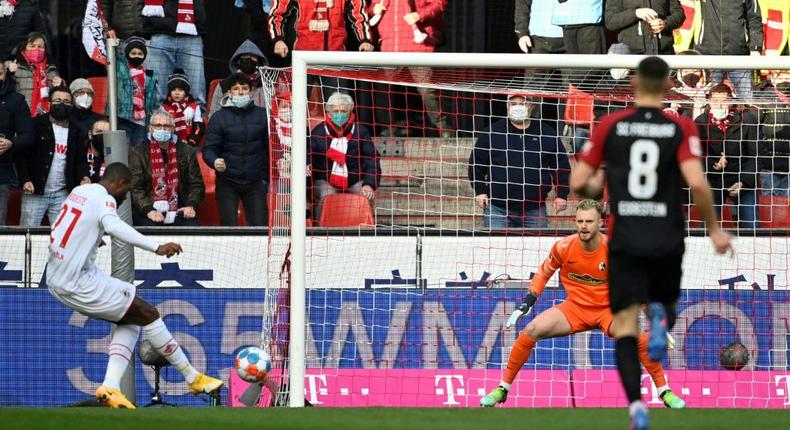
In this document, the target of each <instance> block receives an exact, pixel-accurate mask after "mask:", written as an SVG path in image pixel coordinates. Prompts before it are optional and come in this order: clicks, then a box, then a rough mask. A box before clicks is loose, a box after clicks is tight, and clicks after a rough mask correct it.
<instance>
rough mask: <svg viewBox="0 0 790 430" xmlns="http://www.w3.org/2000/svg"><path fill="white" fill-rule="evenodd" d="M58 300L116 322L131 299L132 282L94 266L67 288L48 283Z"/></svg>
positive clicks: (126, 309) (132, 296) (132, 298)
mask: <svg viewBox="0 0 790 430" xmlns="http://www.w3.org/2000/svg"><path fill="white" fill-rule="evenodd" d="M49 292H50V293H51V294H52V295H53V296H54V297H55V298H56V299H58V301H60V302H61V303H63V304H64V305H66V306H68V307H70V308H71V309H74V310H75V311H77V312H79V313H81V314H83V315H85V316H89V317H91V318H95V319H100V320H106V321H111V322H117V321H119V320H120V319H121V318H123V316H124V315H126V312H127V311H128V310H129V307H130V306H131V305H132V301H133V300H134V295H135V292H136V288H135V286H134V285H132V284H129V283H127V282H123V281H121V280H120V279H115V278H113V277H112V276H110V275H108V274H106V273H104V272H102V271H101V270H99V269H98V268H97V267H96V266H94V267H93V269H92V270H90V271H88V272H85V273H83V274H82V276H80V278H79V279H78V280H77V282H75V283H74V285H73V286H72V287H71V288H69V289H68V290H65V289H61V288H56V287H49Z"/></svg>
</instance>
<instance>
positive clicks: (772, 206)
mask: <svg viewBox="0 0 790 430" xmlns="http://www.w3.org/2000/svg"><path fill="white" fill-rule="evenodd" d="M757 204H758V206H759V208H760V226H761V227H763V228H782V229H790V198H787V197H781V196H764V195H762V194H761V195H760V197H759V201H758V203H757Z"/></svg>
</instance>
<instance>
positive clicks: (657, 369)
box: [637, 332, 667, 387]
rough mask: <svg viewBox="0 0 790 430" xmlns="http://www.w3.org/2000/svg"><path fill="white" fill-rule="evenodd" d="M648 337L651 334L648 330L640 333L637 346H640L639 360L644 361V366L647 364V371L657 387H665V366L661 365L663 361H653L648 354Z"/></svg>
mask: <svg viewBox="0 0 790 430" xmlns="http://www.w3.org/2000/svg"><path fill="white" fill-rule="evenodd" d="M648 337H649V335H648V334H647V332H643V333H642V334H641V335H639V340H638V343H637V347H638V348H639V361H641V362H642V366H645V369H646V370H647V373H649V374H650V377H651V378H653V383H654V384H656V387H663V386H664V385H667V378H666V377H665V376H664V368H663V367H662V366H661V362H660V361H653V360H651V359H650V357H649V356H648V355H647V340H648Z"/></svg>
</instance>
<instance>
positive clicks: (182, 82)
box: [167, 69, 189, 92]
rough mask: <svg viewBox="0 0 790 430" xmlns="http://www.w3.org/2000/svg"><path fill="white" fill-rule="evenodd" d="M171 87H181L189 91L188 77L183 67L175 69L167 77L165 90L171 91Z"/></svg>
mask: <svg viewBox="0 0 790 430" xmlns="http://www.w3.org/2000/svg"><path fill="white" fill-rule="evenodd" d="M173 88H181V89H183V90H184V91H186V92H189V77H188V76H187V74H186V73H185V72H184V70H183V69H175V70H174V71H173V74H172V75H170V76H169V77H168V78H167V92H170V91H173Z"/></svg>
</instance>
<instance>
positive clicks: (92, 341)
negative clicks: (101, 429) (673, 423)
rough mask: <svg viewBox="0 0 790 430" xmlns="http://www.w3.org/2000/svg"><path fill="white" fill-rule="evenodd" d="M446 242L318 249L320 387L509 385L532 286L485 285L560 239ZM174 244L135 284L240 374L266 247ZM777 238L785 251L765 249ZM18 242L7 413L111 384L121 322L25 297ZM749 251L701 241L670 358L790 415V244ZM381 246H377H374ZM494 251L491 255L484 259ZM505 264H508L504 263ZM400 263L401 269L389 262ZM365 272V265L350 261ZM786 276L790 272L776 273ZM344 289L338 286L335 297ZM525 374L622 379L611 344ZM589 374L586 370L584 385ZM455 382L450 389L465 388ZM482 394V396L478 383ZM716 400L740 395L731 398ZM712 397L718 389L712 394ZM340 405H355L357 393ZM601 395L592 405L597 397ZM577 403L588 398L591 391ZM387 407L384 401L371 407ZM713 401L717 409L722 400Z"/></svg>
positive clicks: (11, 261) (541, 363) (554, 295)
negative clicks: (730, 353) (736, 349)
mask: <svg viewBox="0 0 790 430" xmlns="http://www.w3.org/2000/svg"><path fill="white" fill-rule="evenodd" d="M7 239H10V238H7ZM34 239H35V240H34V246H33V260H34V268H33V270H32V271H31V272H33V273H31V274H30V275H31V276H32V278H33V279H34V280H35V279H40V278H41V273H43V263H41V262H38V263H37V262H36V259H38V260H41V259H43V256H44V255H46V254H45V253H44V251H45V249H46V242H47V238H46V237H38V238H34ZM442 239H443V238H423V243H422V249H421V250H420V252H416V251H415V249H414V248H413V245H414V243H415V240H416V239H415V238H406V237H404V238H396V239H383V238H377V239H374V238H369V239H367V240H368V241H369V242H366V243H368V245H366V246H364V247H363V246H360V247H359V248H358V249H356V250H355V249H353V247H349V246H348V245H349V244H350V243H347V244H346V246H345V247H343V248H342V251H343V253H342V254H338V252H335V251H339V250H341V248H338V249H336V250H333V249H329V247H330V246H331V245H325V243H323V242H327V241H332V240H333V239H332V238H329V239H327V238H324V239H314V240H313V241H312V243H311V244H310V248H308V249H312V251H313V253H312V254H311V255H314V256H316V257H315V258H314V259H313V261H312V263H311V264H310V265H308V271H309V272H310V273H309V276H308V282H311V284H310V285H311V287H312V288H311V291H309V292H308V295H307V300H308V318H309V321H310V324H309V330H308V332H307V345H306V350H307V366H308V368H309V369H311V370H309V371H308V379H310V378H313V380H312V382H311V383H313V384H316V383H320V381H321V380H320V379H318V380H315V378H316V377H318V376H315V375H325V377H326V378H328V379H326V380H327V381H330V380H331V381H336V380H339V379H338V378H341V377H342V378H345V377H349V376H353V375H350V374H349V372H351V373H354V372H360V373H359V374H358V375H357V373H354V374H355V375H357V378H356V379H360V378H363V377H365V378H369V377H375V376H377V375H378V376H381V377H384V378H385V379H386V378H388V377H392V378H393V383H395V382H397V383H399V384H405V382H403V379H402V378H403V375H402V374H401V373H403V372H406V373H409V374H410V375H412V374H413V375H412V376H413V378H415V379H414V383H415V385H414V386H411V385H409V384H407V385H409V387H406V385H399V386H401V387H402V389H404V390H405V389H417V388H416V387H418V386H421V385H420V384H422V382H420V381H422V380H423V379H424V380H425V381H429V385H430V387H433V388H432V389H435V393H437V394H436V395H437V396H438V392H439V388H441V390H443V392H444V393H447V392H448V391H447V390H450V389H454V390H456V389H461V388H462V387H456V386H455V385H453V387H450V386H447V387H439V388H437V387H438V385H436V384H439V382H436V381H435V378H436V377H437V376H442V377H444V376H447V375H455V371H458V377H460V378H462V380H463V379H464V378H467V377H468V378H471V379H468V378H467V380H472V379H475V378H477V379H478V380H479V379H480V378H482V380H484V381H485V382H486V383H487V384H494V385H495V384H496V383H497V382H498V380H499V378H500V377H501V369H502V367H503V365H504V364H503V363H504V362H506V360H507V355H508V353H509V350H510V347H511V345H512V344H513V342H514V340H515V337H516V335H517V332H516V331H515V330H513V329H505V328H504V324H505V321H506V319H507V316H508V315H509V314H510V313H511V312H512V310H513V309H515V307H516V306H517V305H518V303H520V300H521V296H522V294H523V293H524V291H523V289H522V287H523V285H524V283H516V284H515V285H517V286H518V287H517V288H485V281H486V279H488V278H491V277H493V276H496V275H497V274H499V273H508V274H509V275H511V276H512V277H514V278H515V277H518V276H526V277H528V274H526V273H521V274H516V273H517V272H515V271H513V270H511V268H516V267H524V268H528V267H535V265H536V264H538V263H539V262H540V259H541V258H543V255H545V252H546V251H548V248H549V247H550V246H551V244H552V243H553V239H549V238H540V239H538V238H535V239H520V238H519V239H510V238H508V239H506V240H509V241H514V242H515V241H516V240H518V241H524V244H523V245H524V248H525V249H529V250H534V252H533V251H530V252H523V255H522V257H521V259H516V258H517V255H516V254H517V253H515V252H511V251H507V250H508V249H509V248H516V247H517V246H521V245H522V244H520V243H519V244H518V245H516V243H514V242H508V243H504V242H502V243H500V244H497V248H496V249H494V248H495V247H494V246H493V245H492V242H493V240H488V239H487V238H486V239H483V238H469V239H465V238H451V239H448V240H447V241H446V242H445V241H444V240H442ZM502 239H505V238H502ZM169 240H170V239H169ZM173 240H180V241H181V242H182V243H183V245H184V248H185V251H186V253H185V254H184V255H183V256H181V257H179V258H177V259H174V260H164V259H159V258H154V257H148V256H145V257H143V254H142V253H138V254H137V256H138V261H137V263H138V266H137V281H136V283H137V284H138V287H139V288H140V294H141V295H142V296H143V297H144V298H146V299H148V300H150V301H151V302H152V303H154V304H156V305H157V307H158V308H159V310H160V313H161V314H162V315H163V317H164V318H165V321H166V322H167V324H168V326H169V327H170V329H171V331H172V332H173V333H174V336H175V338H176V340H178V341H179V342H180V343H181V344H182V345H183V347H184V349H185V350H186V351H187V352H188V354H189V355H190V357H191V359H192V361H193V362H194V364H195V366H196V367H197V368H198V370H201V371H206V372H208V373H210V374H219V375H221V376H222V377H223V378H227V376H228V373H229V370H230V369H229V368H230V366H231V365H232V359H233V355H234V353H235V352H236V351H237V350H238V349H239V348H241V347H243V346H246V345H252V344H257V343H258V342H259V339H260V334H259V330H260V326H261V313H262V308H263V298H264V294H265V290H263V289H262V288H260V287H262V286H264V285H265V284H266V262H265V250H266V248H265V247H266V242H265V238H260V237H259V238H245V237H180V238H174V239H173ZM342 240H346V241H350V240H354V241H356V240H358V239H349V238H343V239H342ZM322 241H323V242H322ZM763 241H770V243H769V242H766V243H757V242H763ZM17 242H19V241H17V240H4V241H3V245H2V246H3V250H4V251H3V253H2V254H0V255H2V256H0V286H2V288H0V327H2V328H0V345H3V348H2V349H1V350H0V381H3V382H2V385H0V405H2V406H12V405H25V406H54V405H63V404H67V403H71V402H75V401H79V400H84V399H86V398H88V397H89V396H90V395H91V394H92V393H93V391H94V390H95V388H96V387H97V386H98V384H99V383H100V382H101V380H102V379H103V375H104V369H105V366H106V346H107V342H108V340H109V329H110V328H109V325H108V324H107V323H106V322H101V321H93V320H88V319H86V318H85V317H83V316H81V315H79V314H77V313H74V312H72V311H71V310H69V309H67V308H66V307H64V306H63V305H61V304H60V303H59V302H57V301H56V300H54V299H53V298H52V297H51V296H50V295H49V293H48V291H47V290H46V289H45V288H19V285H22V279H24V277H25V275H26V274H25V273H23V269H24V267H25V266H24V264H23V260H24V259H23V258H18V257H17V254H16V252H17V251H12V250H11V248H14V249H17V248H18V249H19V251H20V252H21V251H22V250H24V240H22V241H21V242H19V243H17ZM692 242H697V241H696V240H692ZM738 242H739V243H738V244H737V245H736V246H737V249H738V250H739V252H740V253H741V254H739V255H738V257H737V258H735V259H727V258H724V257H715V256H713V255H712V250H711V249H710V246H709V244H708V243H707V241H705V240H702V239H700V240H699V241H698V243H691V244H689V247H688V248H689V249H688V252H687V257H686V273H687V277H686V278H687V279H686V281H685V284H684V286H685V287H686V288H687V290H686V291H684V292H683V296H682V298H681V305H680V309H679V318H678V323H677V325H676V329H675V330H674V332H673V334H674V336H675V339H676V341H677V347H676V349H675V350H674V351H671V352H670V354H669V357H668V361H667V363H666V364H667V368H669V369H676V371H675V372H671V373H670V378H674V379H675V380H681V379H683V380H686V379H688V380H691V379H694V380H696V381H697V382H699V381H700V380H701V379H700V378H703V377H707V378H710V377H711V375H719V374H726V375H735V376H727V377H724V376H716V378H717V379H716V381H719V382H718V383H719V384H720V385H721V384H722V383H726V384H734V383H735V382H734V381H737V384H738V386H741V384H749V383H751V384H753V385H754V384H757V385H759V387H758V386H757V385H755V386H753V387H751V386H750V388H748V389H753V390H752V391H750V392H749V393H750V394H746V396H750V397H749V398H750V399H751V401H752V402H753V403H750V404H749V405H747V406H753V407H765V406H774V407H777V405H779V406H778V407H783V406H782V405H785V406H784V407H787V405H790V394H788V393H790V390H788V388H790V387H785V385H783V384H786V383H788V381H790V376H788V375H790V371H788V370H787V369H788V367H787V360H788V349H787V340H788V336H790V324H788V320H787V318H788V315H790V292H789V291H788V290H787V285H786V281H785V279H786V275H787V273H786V270H787V269H786V267H787V265H786V262H785V263H784V265H782V264H779V262H778V261H775V259H774V256H773V255H772V254H768V253H766V254H764V255H762V254H757V253H754V252H753V250H754V249H773V250H774V251H775V252H777V253H778V254H780V255H781V257H782V259H785V258H786V256H787V253H786V252H784V253H781V251H780V248H779V247H780V246H785V247H786V239H784V238H782V239H777V238H771V239H769V238H766V239H759V238H758V239H750V240H748V241H747V240H744V239H741V240H739V241H738ZM373 244H378V246H377V247H370V245H373ZM697 245H699V246H697ZM321 246H324V248H320V247H321ZM486 247H488V254H483V252H486V251H485V248H486ZM770 247H773V248H770ZM750 249H751V250H750ZM6 251H8V252H6ZM190 251H191V254H192V255H190ZM363 251H365V253H364V254H363ZM500 252H501V253H503V254H502V257H501V260H500V256H498V254H497V253H500ZM401 253H403V255H400V254H401ZM463 253H466V254H467V257H466V258H465V259H462V258H461V257H460V256H461V255H462V254H463ZM477 253H479V255H478V254H477ZM533 254H534V255H533ZM385 255H390V256H391V257H392V258H390V259H386V258H384V256H385ZM417 255H421V258H422V267H421V268H418V267H417V265H415V261H414V260H415V259H416V256H417ZM11 256H14V257H15V258H9V257H11ZM108 256H109V253H108V252H106V251H103V252H102V256H101V257H100V263H101V264H102V265H104V264H109V263H108V261H109V259H108ZM746 256H749V258H748V259H747V258H746ZM742 258H743V259H742ZM355 259H356V260H355ZM341 260H342V261H341ZM487 260H490V261H494V260H497V261H499V263H498V264H501V265H502V268H504V269H505V270H501V269H502V268H496V269H487V270H486V269H484V268H483V267H484V266H483V265H482V262H483V261H487ZM354 261H359V262H360V264H350V263H349V262H354ZM163 264H171V266H164V265H163ZM172 264H175V265H172ZM278 266H279V265H278ZM692 267H693V268H694V270H692ZM772 267H777V268H783V270H782V271H771V268H772ZM746 268H748V270H747V269H746ZM278 269H279V267H278ZM755 269H759V270H755ZM417 270H421V273H422V274H423V275H422V281H421V282H422V283H421V284H419V285H425V286H426V287H427V288H419V287H418V286H417V285H418V283H417V275H416V273H417ZM500 270H501V271H500ZM522 270H526V269H522ZM486 272H487V273H489V275H488V276H487V275H486V274H485V273H486ZM492 273H493V275H491V274H492ZM330 275H331V276H330ZM760 276H762V278H761V277H760ZM484 278H486V279H484ZM689 279H691V281H690V280H689ZM689 282H695V283H696V288H688V287H689ZM329 285H331V286H332V288H326V287H327V286H329ZM564 297H565V294H564V292H563V291H562V290H561V289H560V288H557V286H556V285H550V288H547V290H546V292H545V293H544V295H543V296H542V297H541V298H540V300H539V301H538V305H537V309H536V311H537V312H540V311H543V310H545V309H547V308H549V307H551V306H552V305H554V304H556V303H558V302H560V301H561V300H563V298H564ZM524 323H525V322H522V326H523V324H524ZM519 328H521V326H520V327H519ZM734 341H740V342H742V343H743V344H744V345H745V346H746V347H747V349H748V350H749V352H750V361H749V363H748V364H747V366H746V367H745V368H744V370H741V371H740V372H726V371H725V372H720V371H721V370H722V369H721V367H720V365H719V359H718V351H719V349H720V348H721V347H723V346H725V345H728V344H730V343H732V342H734ZM137 366H138V368H137V388H138V389H137V395H138V403H141V404H144V403H145V395H146V394H147V393H148V392H149V391H150V387H151V386H152V382H153V372H151V371H150V369H143V368H142V367H141V365H140V364H139V361H138V363H137ZM355 369H356V370H355ZM525 369H528V370H530V371H534V372H536V373H535V374H536V375H538V374H540V375H544V376H545V375H548V374H551V375H554V374H555V373H556V374H557V375H560V374H561V375H560V376H562V375H565V376H564V378H570V376H571V374H573V375H574V378H580V379H577V381H578V380H581V381H588V382H587V386H588V387H592V386H594V385H595V384H592V383H591V382H589V381H598V382H600V381H603V380H604V379H606V378H608V376H607V377H604V376H598V377H596V378H598V379H590V378H593V376H591V375H593V373H589V372H587V371H590V372H593V371H594V372H598V373H596V374H599V375H603V373H601V371H607V372H609V371H611V370H613V369H614V362H613V354H612V342H611V341H610V340H609V339H607V338H605V337H604V336H603V335H602V334H601V333H599V332H593V333H587V334H580V335H576V336H573V337H570V338H560V339H553V340H545V341H541V343H539V345H538V348H537V349H536V350H535V353H534V354H533V356H532V358H531V359H530V362H529V363H528V364H527V365H526V366H525ZM444 370H448V372H445V371H444ZM577 371H585V372H587V373H584V374H577V373H574V372H577ZM399 372H400V373H399ZM414 372H416V373H414ZM557 372H559V373H557ZM610 373H611V372H610ZM404 374H405V373H404ZM310 375H313V376H310ZM364 375H369V376H364ZM612 375H614V374H612ZM681 375H684V376H681ZM555 376H556V375H555ZM555 376H552V377H551V378H554V377H555ZM546 377H547V378H548V376H546ZM556 377H557V378H559V376H556ZM165 378H166V381H167V382H166V383H165V385H164V390H165V391H166V392H167V395H168V398H169V399H171V400H172V401H175V402H176V403H179V404H185V405H186V404H190V405H200V404H203V403H201V402H200V400H197V399H195V398H194V397H192V396H190V395H188V394H187V393H186V386H185V384H183V383H182V382H180V381H181V377H180V376H179V375H178V373H177V372H176V371H175V370H174V369H168V370H167V371H166V373H165ZM342 378H341V379H342ZM453 378H455V377H452V378H451V379H450V380H449V381H450V383H452V384H456V382H454V381H455V379H453ZM585 378H586V379H585ZM600 378H604V379H600ZM684 378H685V379H684ZM689 378H690V379H689ZM695 378H696V379H695ZM351 379H354V378H351ZM606 380H608V379H606ZM442 381H443V382H442ZM442 381H440V382H441V383H445V384H446V383H447V381H445V380H444V379H442ZM525 381H527V379H525ZM306 382H308V383H310V381H306ZM327 383H328V382H327ZM689 383H691V382H689ZM695 383H696V382H695ZM476 384H477V385H481V384H480V383H479V381H478V383H476ZM423 385H424V384H423ZM440 385H441V384H440ZM387 386H389V385H387ZM481 387H482V385H481ZM481 387H477V388H475V390H474V391H470V390H462V391H456V393H462V394H463V395H462V394H458V396H461V397H458V396H456V397H454V399H455V398H457V399H462V400H453V401H457V402H458V405H459V406H464V405H467V404H468V405H473V404H474V403H475V402H476V399H477V391H478V389H479V388H481ZM314 388H315V387H314ZM336 388H337V389H338V390H339V389H340V388H342V387H336ZM345 388H346V389H348V387H345ZM367 388H368V389H369V390H370V389H371V388H370V387H367ZM673 388H675V389H676V390H677V389H679V388H678V387H673ZM681 388H682V387H681ZM686 388H688V387H686ZM317 389H318V390H319V391H315V392H310V388H309V384H308V394H310V395H315V396H318V397H316V398H317V399H318V401H325V402H326V404H327V405H352V402H351V401H350V400H349V402H347V403H344V402H343V398H342V397H337V398H333V399H329V398H324V399H323V400H321V398H320V396H321V395H323V394H322V393H327V394H326V395H327V396H329V395H330V394H331V393H334V391H331V390H332V389H330V391H327V390H326V387H324V388H321V387H319V388H317ZM390 389H391V388H390ZM689 389H690V390H691V388H689ZM748 389H747V391H748ZM712 390H714V392H725V391H726V387H723V386H717V387H715V388H712ZM692 391H693V390H692ZM730 391H732V390H730ZM421 392H422V391H421ZM738 392H739V393H740V391H738ZM710 393H711V388H709V389H708V397H710ZM732 393H734V391H732ZM732 393H730V394H731V395H730V398H731V397H732ZM336 394H337V396H341V395H342V392H341V391H337V393H336ZM556 395H557V396H558V397H562V396H565V397H564V398H565V399H566V400H567V398H568V396H571V394H570V393H565V394H562V391H558V392H556ZM586 395H587V396H588V397H589V393H588V394H586ZM690 395H693V393H692V394H690ZM575 396H577V397H578V396H580V393H579V392H578V391H577V392H576V394H575ZM700 396H702V394H700ZM402 397H403V396H402ZM406 397H408V396H406ZM380 398H382V397H380ZM404 398H405V397H404ZM700 398H701V397H700ZM445 401H449V400H447V399H445V400H442V401H438V400H437V402H438V403H436V404H434V403H431V402H427V403H426V404H425V405H426V406H442V405H443V404H444V405H446V406H453V405H455V404H454V403H447V404H445V403H443V402H445ZM558 401H560V400H558ZM562 401H565V400H562ZM353 404H354V405H357V403H353ZM374 404H377V403H375V402H373V403H368V404H367V405H374ZM551 404H554V403H551ZM601 404H603V403H601ZM607 404H608V403H607ZM698 404H708V405H711V404H710V399H708V403H704V402H702V401H700V402H699V403H698ZM722 404H724V403H722ZM731 404H732V403H731ZM738 404H739V405H741V404H740V403H738ZM590 405H592V403H590ZM714 406H715V405H714Z"/></svg>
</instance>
